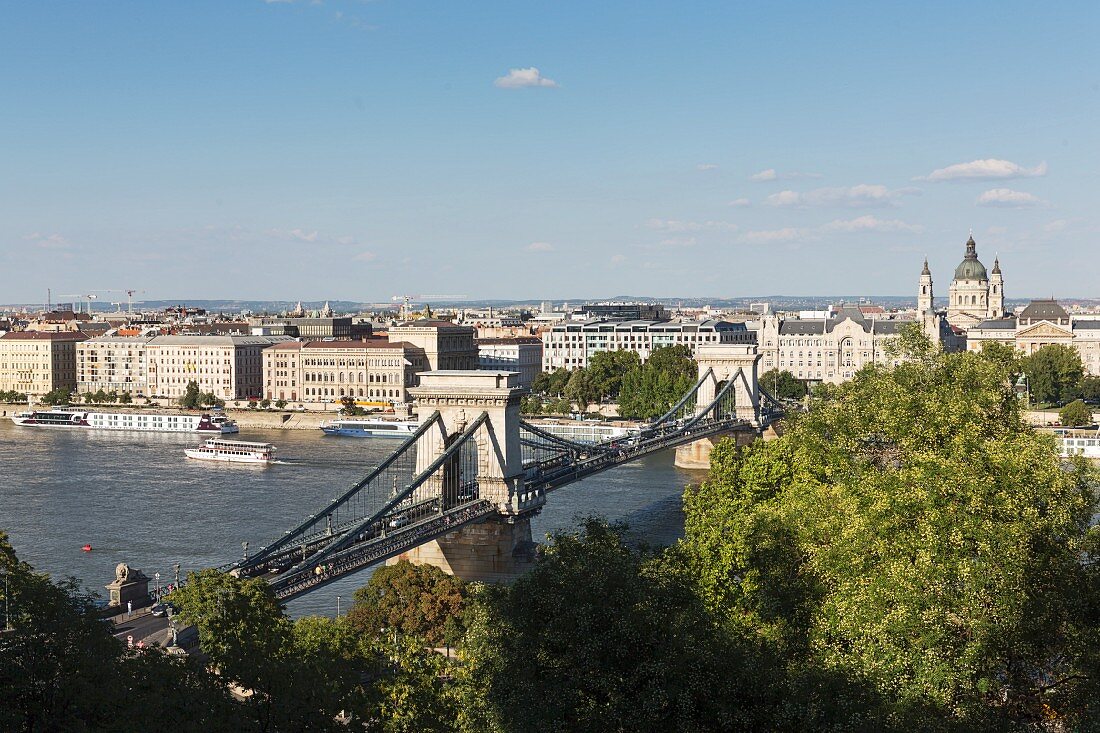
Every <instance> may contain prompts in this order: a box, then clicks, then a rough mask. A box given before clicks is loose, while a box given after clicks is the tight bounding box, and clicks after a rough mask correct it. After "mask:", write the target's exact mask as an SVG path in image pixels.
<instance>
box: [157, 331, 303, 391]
mask: <svg viewBox="0 0 1100 733" xmlns="http://www.w3.org/2000/svg"><path fill="white" fill-rule="evenodd" d="M289 340H291V339H289V338H288V337H286V336H156V337H154V338H153V339H152V340H150V341H149V343H148V344H147V345H146V347H145V348H146V352H147V354H148V359H147V366H146V369H147V373H148V382H149V394H150V395H156V396H158V397H169V398H178V397H182V396H183V394H184V393H185V392H186V391H187V385H188V383H189V382H197V383H198V385H199V391H200V392H210V393H212V394H214V396H216V397H220V398H221V399H223V400H242V399H248V398H250V397H259V396H260V395H261V394H262V392H263V357H262V352H263V350H264V349H266V348H267V347H269V346H271V345H272V344H276V343H281V342H284V341H289Z"/></svg>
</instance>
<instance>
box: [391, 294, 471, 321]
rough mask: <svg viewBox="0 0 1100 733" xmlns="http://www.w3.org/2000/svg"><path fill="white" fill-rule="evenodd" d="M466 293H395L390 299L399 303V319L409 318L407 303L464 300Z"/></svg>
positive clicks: (405, 319)
mask: <svg viewBox="0 0 1100 733" xmlns="http://www.w3.org/2000/svg"><path fill="white" fill-rule="evenodd" d="M468 297H469V296H468V295H395V296H393V297H392V298H390V300H392V301H393V302H394V303H401V320H402V321H407V320H408V319H409V303H424V302H427V301H429V300H465V299H466V298H468Z"/></svg>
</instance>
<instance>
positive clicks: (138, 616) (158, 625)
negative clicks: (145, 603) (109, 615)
mask: <svg viewBox="0 0 1100 733" xmlns="http://www.w3.org/2000/svg"><path fill="white" fill-rule="evenodd" d="M126 616H127V615H126V614H123V615H121V616H116V617H115V628H114V631H113V632H112V633H113V634H114V635H115V638H116V639H119V640H120V641H123V642H125V641H126V637H128V636H132V637H134V643H135V644H136V643H138V642H139V641H145V645H146V646H149V645H150V644H152V643H153V642H156V643H157V644H160V645H161V646H167V645H168V643H169V640H170V639H171V636H172V632H171V631H170V630H169V629H168V619H167V618H166V617H164V616H154V615H152V614H151V613H149V612H147V611H146V612H141V611H138V612H135V613H134V614H133V615H132V616H131V617H130V618H127V617H126Z"/></svg>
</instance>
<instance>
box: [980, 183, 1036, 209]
mask: <svg viewBox="0 0 1100 733" xmlns="http://www.w3.org/2000/svg"><path fill="white" fill-rule="evenodd" d="M977 203H978V206H1001V207H1004V208H1008V209H1023V208H1027V207H1029V206H1039V205H1040V204H1042V203H1043V200H1042V199H1040V198H1039V197H1038V196H1035V195H1034V194H1030V193H1026V192H1024V191H1013V190H1012V189H1011V188H991V189H989V190H988V191H986V192H985V193H983V194H982V195H981V196H979V197H978V202H977Z"/></svg>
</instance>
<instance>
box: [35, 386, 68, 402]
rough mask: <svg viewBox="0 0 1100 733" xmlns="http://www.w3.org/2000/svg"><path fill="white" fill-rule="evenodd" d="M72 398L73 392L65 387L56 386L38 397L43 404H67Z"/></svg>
mask: <svg viewBox="0 0 1100 733" xmlns="http://www.w3.org/2000/svg"><path fill="white" fill-rule="evenodd" d="M72 398H73V393H72V392H71V391H69V390H68V389H66V388H65V387H56V388H55V389H51V390H50V391H49V392H47V393H46V394H44V395H42V397H40V398H39V402H41V403H42V404H43V405H67V404H69V400H71V399H72Z"/></svg>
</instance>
